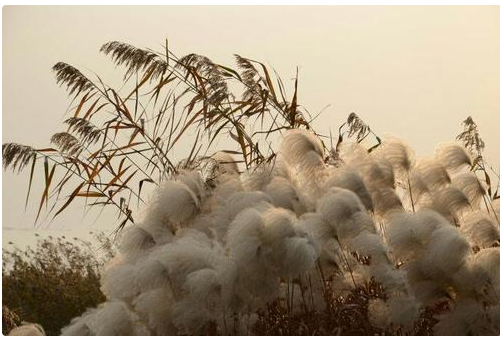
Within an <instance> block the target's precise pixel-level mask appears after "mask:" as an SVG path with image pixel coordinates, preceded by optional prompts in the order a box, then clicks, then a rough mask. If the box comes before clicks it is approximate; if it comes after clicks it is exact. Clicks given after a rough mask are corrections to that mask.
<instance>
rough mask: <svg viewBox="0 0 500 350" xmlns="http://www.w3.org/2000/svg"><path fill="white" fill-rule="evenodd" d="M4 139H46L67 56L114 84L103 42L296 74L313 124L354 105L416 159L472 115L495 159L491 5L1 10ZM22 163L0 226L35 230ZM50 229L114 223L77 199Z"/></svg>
mask: <svg viewBox="0 0 500 350" xmlns="http://www.w3.org/2000/svg"><path fill="white" fill-rule="evenodd" d="M2 17H3V24H2V25H3V44H2V45H3V57H2V69H3V81H2V87H3V90H2V91H3V93H2V102H3V104H2V127H3V129H2V130H3V131H2V142H12V141H15V142H19V143H26V144H32V145H35V146H37V147H45V146H47V145H48V141H49V139H50V136H51V135H52V134H53V133H54V132H57V131H60V130H61V127H60V123H61V121H62V120H64V119H65V118H64V115H63V114H64V112H65V110H66V107H67V105H68V102H69V100H68V99H67V95H66V93H65V91H64V89H62V88H59V87H58V86H57V85H56V84H55V81H54V77H53V74H52V72H51V67H52V66H53V65H54V64H55V63H57V62H59V61H64V62H67V63H70V64H72V65H74V66H76V67H78V68H80V69H81V70H82V71H83V72H84V73H88V72H90V71H91V70H92V71H94V72H96V73H98V74H99V75H100V76H102V77H104V78H109V79H108V81H110V82H116V83H118V78H119V77H120V76H121V74H122V71H118V72H117V71H115V70H114V68H113V65H112V64H111V63H110V61H109V59H108V58H107V57H105V56H104V55H103V54H101V53H99V48H100V46H101V45H102V44H103V43H105V42H107V41H110V40H119V41H124V42H128V43H130V44H133V45H135V46H139V47H148V48H152V49H158V50H160V49H161V45H162V44H163V43H164V40H165V38H168V39H169V43H170V48H171V49H172V50H173V51H174V52H176V53H178V55H185V54H188V53H192V52H194V53H199V54H203V55H205V56H208V57H210V58H211V59H212V60H213V61H215V62H219V63H222V64H226V65H233V66H234V64H233V61H232V54H234V53H238V54H241V55H242V56H245V57H251V58H254V59H257V60H260V61H263V62H265V63H267V64H269V65H271V66H272V67H274V68H275V69H276V70H277V71H278V72H279V73H280V75H281V76H282V78H283V80H284V81H285V82H288V83H290V84H291V78H292V77H293V75H294V72H295V68H296V67H297V66H298V67H299V69H300V84H299V102H300V103H301V104H302V105H303V106H305V107H306V108H308V109H309V110H310V111H312V112H315V111H319V110H320V109H322V108H323V107H324V106H326V105H328V104H331V107H330V108H328V109H327V110H326V111H325V112H324V113H323V114H322V116H321V117H320V118H319V119H318V120H317V121H316V123H315V129H316V130H318V131H321V130H324V131H325V133H327V132H328V130H329V128H331V129H332V130H337V129H338V126H339V125H340V124H341V123H343V122H344V121H345V119H346V118H347V116H348V115H349V113H350V112H356V113H357V114H358V115H359V116H361V117H362V118H363V119H364V120H365V121H366V122H367V123H368V124H370V126H371V127H372V128H373V129H374V130H375V131H376V132H377V133H379V134H381V135H383V134H393V135H396V136H398V137H400V138H402V139H403V140H405V141H406V142H407V143H408V144H409V145H410V146H411V147H413V149H414V150H415V151H416V153H417V154H419V155H429V154H431V153H432V152H433V150H434V148H435V147H436V145H437V144H438V143H440V142H447V141H451V140H453V139H454V137H455V135H457V134H458V133H459V132H460V130H461V125H460V123H461V121H462V120H463V119H465V118H466V117H467V116H469V115H471V116H473V118H474V119H475V120H476V122H477V124H478V125H479V128H480V132H481V135H482V137H483V139H484V141H485V143H486V157H487V158H488V159H489V161H490V163H491V164H492V165H494V166H495V167H496V168H497V169H498V167H499V166H500V139H499V133H500V7H498V6H496V7H470V6H469V7H440V6H439V7H434V6H433V7H358V6H356V7H336V6H331V7H305V6H302V7H223V6H217V7H201V6H191V7H174V6H169V7H139V6H135V7H113V8H111V7H48V6H47V7H29V6H23V7H10V6H7V7H3V9H2ZM27 184H28V173H27V172H25V173H22V174H21V175H20V176H16V175H13V174H12V173H11V172H10V171H8V172H5V171H4V172H3V180H2V204H3V209H2V214H3V221H2V225H3V227H22V228H29V227H32V226H33V220H34V212H35V211H36V209H35V208H36V207H37V205H38V201H39V194H40V192H41V190H40V189H41V183H39V184H36V186H35V187H34V188H33V190H32V191H33V194H34V196H32V202H31V209H30V208H29V209H28V210H27V212H26V213H25V212H24V199H25V195H26V189H27ZM51 227H55V228H75V227H79V228H96V227H103V228H104V227H109V220H108V222H107V223H106V218H104V220H103V221H102V222H97V223H94V222H93V221H92V220H89V218H83V217H82V214H81V207H78V205H76V206H75V207H74V208H73V209H72V211H68V212H66V214H63V215H62V216H61V218H60V219H58V220H56V221H55V222H54V223H53V226H51Z"/></svg>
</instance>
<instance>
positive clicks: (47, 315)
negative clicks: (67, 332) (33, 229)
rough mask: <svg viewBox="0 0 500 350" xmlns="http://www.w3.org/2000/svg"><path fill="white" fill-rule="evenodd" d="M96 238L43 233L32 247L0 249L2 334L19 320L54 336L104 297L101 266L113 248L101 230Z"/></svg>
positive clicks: (111, 253)
mask: <svg viewBox="0 0 500 350" xmlns="http://www.w3.org/2000/svg"><path fill="white" fill-rule="evenodd" d="M96 238H97V243H90V242H87V241H83V240H79V239H74V240H73V241H70V240H69V239H67V238H65V237H64V236H63V237H58V238H54V237H52V236H49V237H46V238H45V237H44V238H40V239H39V240H38V243H37V245H36V247H35V248H31V247H27V248H25V249H19V248H18V247H16V246H12V247H11V248H10V249H9V248H7V249H3V251H2V256H3V260H2V333H3V334H8V333H9V331H10V330H11V329H12V328H13V327H14V326H17V325H20V324H21V322H33V323H38V324H40V325H42V327H43V329H44V330H45V332H46V334H47V335H59V333H60V330H61V328H62V327H63V326H65V325H67V324H68V323H69V321H70V320H71V319H72V318H74V317H76V316H78V315H81V314H82V313H83V312H84V311H85V310H86V309H87V308H90V307H95V306H97V304H99V303H101V302H103V301H104V300H105V297H104V295H103V294H102V292H101V290H100V277H101V268H102V267H103V265H104V264H105V262H106V261H107V260H108V259H110V258H111V257H112V256H113V255H114V249H115V248H114V245H113V243H112V242H111V241H110V240H109V239H108V238H107V236H105V235H104V234H102V233H99V234H97V235H96Z"/></svg>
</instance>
